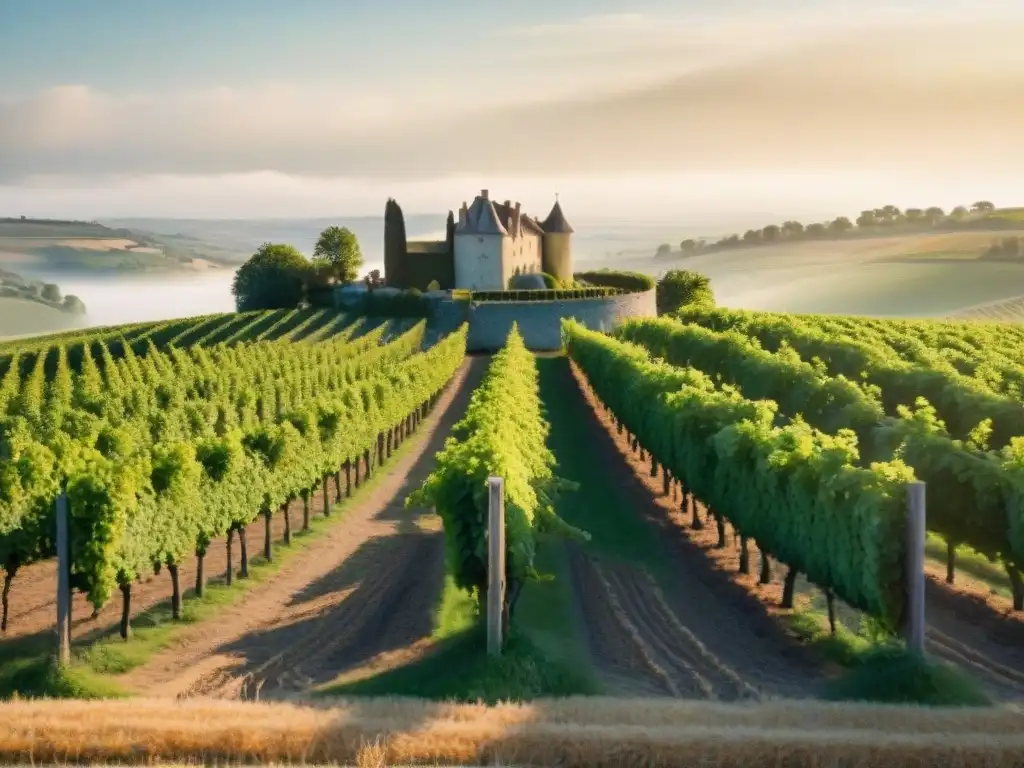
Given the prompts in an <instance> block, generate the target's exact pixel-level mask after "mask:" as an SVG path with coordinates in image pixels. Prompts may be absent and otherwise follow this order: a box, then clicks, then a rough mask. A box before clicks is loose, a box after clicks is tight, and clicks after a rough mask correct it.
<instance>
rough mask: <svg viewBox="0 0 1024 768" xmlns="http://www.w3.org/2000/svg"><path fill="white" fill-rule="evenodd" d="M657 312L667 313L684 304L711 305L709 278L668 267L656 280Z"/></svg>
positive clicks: (711, 295)
mask: <svg viewBox="0 0 1024 768" xmlns="http://www.w3.org/2000/svg"><path fill="white" fill-rule="evenodd" d="M657 303H658V314H659V315H667V314H669V313H670V312H676V311H678V310H680V309H682V308H683V307H684V306H702V307H713V306H714V305H715V295H714V293H712V291H711V279H710V278H709V277H708V276H707V275H702V274H700V273H699V272H690V271H688V270H685V269H670V270H669V271H668V272H666V273H665V274H664V276H663V277H662V278H661V279H660V280H658V292H657Z"/></svg>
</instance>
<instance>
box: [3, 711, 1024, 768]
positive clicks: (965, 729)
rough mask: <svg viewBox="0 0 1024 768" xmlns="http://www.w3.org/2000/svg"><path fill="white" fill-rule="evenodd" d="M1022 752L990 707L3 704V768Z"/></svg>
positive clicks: (870, 760)
mask: <svg viewBox="0 0 1024 768" xmlns="http://www.w3.org/2000/svg"><path fill="white" fill-rule="evenodd" d="M368 747H369V749H368ZM1021 754H1024V734H1021V732H1020V714H1019V713H1017V712H1013V711H1009V710H1002V709H994V708H992V709H982V710H963V709H955V710H948V709H937V708H924V707H896V706H881V705H857V704H835V703H827V702H809V701H772V702H765V703H762V704H758V705H749V704H723V703H719V702H709V701H676V700H671V699H630V700H621V699H620V700H615V699H607V698H598V697H579V698H569V699H538V700H535V701H532V702H525V703H519V704H513V703H505V704H499V705H497V706H484V705H481V704H475V703H474V704H454V703H443V702H432V701H422V700H420V701H415V700H409V699H405V700H396V699H393V698H391V699H379V700H374V699H358V700H357V699H350V700H347V701H344V702H331V703H325V702H318V703H317V705H304V704H297V703H284V702H282V703H261V704H253V703H251V702H229V701H209V700H201V699H197V700H190V701H180V702H179V701H171V700H156V699H138V700H134V701H102V702H82V701H36V702H15V703H8V704H0V762H4V763H13V764H22V765H29V764H32V765H40V764H43V763H59V764H61V765H76V764H85V763H91V764H96V763H108V764H109V763H118V764H122V765H124V764H128V765H140V764H147V765H150V764H154V763H157V762H159V763H162V764H174V763H179V764H187V765H196V764H199V763H202V764H206V765H213V764H227V765H243V764H244V765H253V764H260V765H269V764H287V765H295V764H298V763H301V764H304V765H317V764H334V765H338V764H341V765H353V764H359V765H367V766H378V767H381V768H382V767H383V766H388V765H390V766H398V765H412V764H418V765H558V766H566V767H568V766H596V765H600V766H606V767H610V766H638V765H658V766H666V767H673V768H674V767H675V766H679V768H683V767H684V766H685V767H686V768H690V767H691V766H697V765H700V766H707V767H708V768H715V767H716V766H720V767H721V768H725V766H731V767H733V768H735V766H781V765H785V766H788V767H789V768H803V767H804V766H806V767H807V768H812V766H813V768H822V766H839V765H842V766H845V768H879V766H886V767H887V768H901V767H902V766H914V767H915V768H921V766H939V765H941V766H949V767H952V768H974V767H975V766H986V767H987V768H1003V766H1006V768H1009V767H1010V766H1019V765H1020V756H1021ZM371 757H372V758H374V759H373V760H371V759H370V758H371Z"/></svg>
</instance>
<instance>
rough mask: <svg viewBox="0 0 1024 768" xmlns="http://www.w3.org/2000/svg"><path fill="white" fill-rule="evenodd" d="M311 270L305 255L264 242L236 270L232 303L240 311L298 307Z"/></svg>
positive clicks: (290, 248) (293, 249)
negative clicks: (233, 301) (233, 302)
mask: <svg viewBox="0 0 1024 768" xmlns="http://www.w3.org/2000/svg"><path fill="white" fill-rule="evenodd" d="M311 271H312V266H311V265H310V263H309V261H308V260H307V259H306V257H305V256H303V255H302V254H301V253H299V251H298V250H296V249H295V248H293V247H292V246H290V245H281V244H275V243H264V244H263V245H261V246H260V247H259V249H258V250H257V251H256V253H254V254H253V255H252V256H250V257H249V260H248V261H247V262H245V264H243V265H242V266H241V267H239V268H238V271H237V272H236V273H235V278H234V282H233V283H232V286H231V293H232V295H234V297H235V305H236V307H237V308H238V311H239V312H249V311H251V310H254V309H291V308H294V307H297V306H298V305H299V302H300V301H302V298H303V295H304V291H305V283H306V280H307V279H309V277H310V274H311Z"/></svg>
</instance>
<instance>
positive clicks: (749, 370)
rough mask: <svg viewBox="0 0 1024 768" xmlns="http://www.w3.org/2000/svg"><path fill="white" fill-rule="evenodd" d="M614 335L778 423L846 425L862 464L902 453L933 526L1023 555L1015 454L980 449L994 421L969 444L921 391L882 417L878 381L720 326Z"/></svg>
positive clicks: (985, 548) (625, 329) (999, 552)
mask: <svg viewBox="0 0 1024 768" xmlns="http://www.w3.org/2000/svg"><path fill="white" fill-rule="evenodd" d="M615 336H616V337H617V338H620V339H623V340H626V341H630V342H633V343H636V344H640V345H642V346H643V347H644V348H645V349H647V350H648V351H649V352H650V353H651V354H652V355H653V356H655V357H659V358H662V359H664V360H665V361H667V362H668V363H671V364H672V365H677V366H693V367H695V368H697V369H699V370H700V371H702V372H703V373H705V374H707V375H709V376H712V377H714V378H715V379H716V380H719V381H721V382H722V383H723V384H726V385H730V386H735V387H738V388H739V390H740V391H741V392H742V393H743V395H744V397H746V398H748V399H752V400H772V401H775V402H776V403H777V404H778V406H779V414H780V416H779V420H780V421H787V420H793V419H798V418H800V419H803V420H806V421H807V423H808V424H810V425H811V426H812V427H815V428H817V429H820V430H822V431H824V432H827V433H829V434H837V433H838V432H839V431H840V430H842V429H850V430H852V431H853V432H854V433H855V434H856V436H857V446H858V453H859V461H858V462H857V463H858V464H859V465H860V466H869V465H870V464H871V462H872V461H875V460H891V459H893V458H895V457H898V458H899V459H900V460H902V461H903V462H905V463H906V464H907V465H909V466H910V467H911V468H913V470H914V474H915V475H916V476H917V478H918V479H920V480H923V481H925V482H926V483H927V484H928V527H929V529H930V530H931V531H934V532H936V533H939V534H941V535H942V536H944V537H945V538H948V539H949V540H951V541H954V542H958V543H965V544H968V545H969V546H970V547H971V548H972V549H975V550H977V551H978V552H981V553H982V554H984V555H985V556H987V557H989V558H991V559H993V560H1003V561H1004V562H1008V563H1009V562H1013V561H1015V560H1016V561H1017V562H1020V561H1021V559H1022V558H1021V553H1024V549H1021V548H1020V543H1014V542H1015V541H1016V537H1015V534H1014V531H1015V530H1016V529H1017V526H1019V525H1020V524H1021V523H1020V519H1021V516H1020V513H1019V512H1018V510H1020V509H1021V508H1022V507H1021V504H1020V502H1019V501H1017V495H1016V494H1017V493H1018V491H1017V490H1016V487H1017V483H1018V482H1019V481H1018V480H1017V479H1016V477H1017V474H1016V473H1015V472H1014V471H1013V470H1012V467H1013V466H1015V462H1016V461H1017V459H1015V458H1014V457H1015V456H1016V455H1017V454H1016V452H1015V449H1014V448H1013V447H1011V446H1008V447H1007V448H1005V449H1004V450H1003V451H1002V452H1000V453H993V452H991V451H988V450H987V449H986V446H987V443H988V440H989V439H990V437H989V436H990V434H991V431H992V430H991V423H990V422H988V421H985V422H982V423H980V424H978V425H977V426H976V427H975V429H973V430H971V432H970V433H969V437H970V440H968V441H966V442H965V441H958V440H954V439H953V438H952V437H951V436H950V435H949V433H948V432H947V431H946V428H945V425H944V424H943V422H942V421H941V420H940V419H939V418H938V415H937V411H936V409H935V408H933V407H932V406H931V405H929V404H928V402H927V401H926V400H925V399H923V398H919V399H918V401H917V403H916V404H915V406H914V407H913V408H906V407H902V406H899V407H897V409H896V413H895V414H894V415H893V416H887V415H886V413H885V410H884V407H883V404H882V398H881V392H880V391H879V390H878V389H877V388H875V387H871V386H870V385H864V384H862V383H859V382H858V381H856V380H851V379H848V378H846V377H844V376H842V375H839V376H830V375H829V373H828V371H827V369H826V368H824V367H823V366H822V365H821V364H820V361H811V362H808V361H805V360H802V359H801V358H800V356H799V355H798V354H797V352H796V350H794V349H793V348H792V347H790V346H788V345H786V344H783V345H782V346H780V347H779V349H778V351H777V352H769V351H768V350H766V349H763V348H762V347H761V346H760V344H759V343H758V341H757V339H756V338H751V337H748V336H746V335H744V334H743V333H742V332H741V331H739V330H728V331H722V332H718V331H713V330H710V329H708V328H704V327H701V326H699V325H694V324H683V323H680V322H676V321H674V320H670V319H668V318H659V319H657V320H635V321H630V322H627V323H625V324H623V325H622V326H620V327H619V328H618V329H617V330H616V332H615ZM1021 543H1024V542H1021Z"/></svg>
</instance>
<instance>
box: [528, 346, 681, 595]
mask: <svg viewBox="0 0 1024 768" xmlns="http://www.w3.org/2000/svg"><path fill="white" fill-rule="evenodd" d="M537 369H538V371H539V372H540V390H541V401H542V402H543V404H544V409H545V417H546V418H547V419H548V422H549V423H550V424H551V434H550V436H549V438H548V446H549V447H550V448H551V452H552V453H554V454H555V458H556V459H557V460H558V474H559V475H560V476H561V477H564V478H566V479H569V480H572V481H574V482H577V483H579V488H578V489H577V490H575V491H572V492H570V493H566V494H565V496H564V497H563V498H562V500H561V503H560V504H559V507H558V512H559V515H560V516H561V517H562V518H563V519H564V520H565V521H566V522H568V523H570V524H572V525H575V526H577V527H579V528H582V529H583V530H585V531H587V532H588V533H589V534H590V536H591V540H590V542H589V543H588V545H587V546H588V548H590V549H592V550H594V551H596V552H598V553H600V554H602V555H605V556H607V557H610V558H612V559H616V560H620V561H623V562H630V563H633V564H635V565H639V566H641V567H643V568H645V569H646V570H648V571H650V572H651V574H652V575H653V576H655V577H656V578H658V579H659V581H661V582H662V586H663V587H664V586H665V585H666V584H671V581H670V579H669V578H668V574H669V573H670V571H669V568H670V566H671V563H670V562H669V560H668V555H667V553H666V551H665V548H664V547H663V546H662V543H661V541H660V540H659V538H658V534H657V532H656V531H655V530H654V528H653V527H652V526H650V525H648V524H647V522H646V521H644V520H643V519H641V518H640V517H639V516H638V515H624V514H622V510H623V509H628V508H629V507H630V506H631V505H632V503H633V500H632V499H631V498H630V493H629V490H628V489H626V488H622V487H621V486H619V485H617V484H616V483H614V482H612V481H611V480H610V479H608V478H607V477H606V476H605V475H603V474H601V467H600V465H595V463H594V446H593V444H592V443H591V440H590V438H589V436H588V432H587V430H582V429H580V428H579V425H580V424H581V423H585V420H586V419H589V418H591V417H590V414H589V409H588V406H587V404H586V403H585V402H584V401H583V400H582V399H581V398H579V397H578V396H577V394H576V393H575V392H574V391H573V387H574V386H575V385H574V382H573V380H572V378H571V376H570V375H569V374H568V369H567V367H566V361H565V358H564V357H563V356H558V357H543V358H538V359H537Z"/></svg>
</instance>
